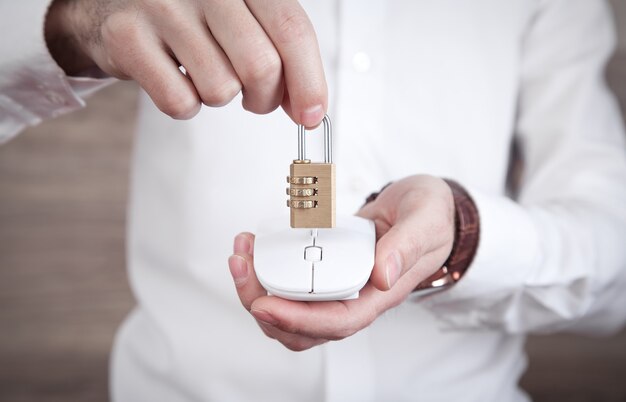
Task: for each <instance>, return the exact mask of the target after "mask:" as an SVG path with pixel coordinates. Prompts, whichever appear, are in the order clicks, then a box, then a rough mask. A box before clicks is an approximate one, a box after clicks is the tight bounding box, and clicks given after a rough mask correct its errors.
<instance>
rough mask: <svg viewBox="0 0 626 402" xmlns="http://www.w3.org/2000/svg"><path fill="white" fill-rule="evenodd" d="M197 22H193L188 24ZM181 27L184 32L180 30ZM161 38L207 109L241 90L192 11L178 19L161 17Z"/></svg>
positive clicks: (202, 22) (216, 105) (222, 103)
mask: <svg viewBox="0 0 626 402" xmlns="http://www.w3.org/2000/svg"><path fill="white" fill-rule="evenodd" d="M190 20H191V21H193V20H198V21H196V23H190V22H191V21H190ZM181 24H184V26H186V29H181ZM160 25H161V26H162V27H163V32H162V33H161V39H162V40H164V41H167V43H168V45H169V46H170V48H171V51H172V53H173V54H174V56H175V57H176V59H177V60H178V62H179V63H180V64H182V65H183V67H185V70H186V72H187V75H188V76H189V77H190V78H191V80H192V82H193V85H194V86H195V88H196V91H197V92H198V95H199V96H200V99H201V100H202V103H204V104H205V105H207V106H213V107H218V106H224V105H226V104H228V103H230V101H231V100H232V99H233V98H234V97H235V96H236V95H237V94H238V93H239V91H241V88H242V87H241V82H240V81H239V77H238V76H237V73H236V72H235V70H234V68H233V66H232V65H231V63H230V60H229V59H228V57H227V56H226V54H225V53H224V51H223V50H222V49H221V48H220V46H219V44H218V43H217V42H216V41H215V39H214V38H213V36H212V35H211V33H210V32H209V28H208V27H207V26H206V23H205V21H204V18H201V19H200V18H199V17H198V16H197V15H196V13H194V11H193V10H189V11H188V12H185V13H183V16H181V17H178V18H173V17H171V16H170V17H169V18H165V19H164V20H163V21H162V23H161V24H160Z"/></svg>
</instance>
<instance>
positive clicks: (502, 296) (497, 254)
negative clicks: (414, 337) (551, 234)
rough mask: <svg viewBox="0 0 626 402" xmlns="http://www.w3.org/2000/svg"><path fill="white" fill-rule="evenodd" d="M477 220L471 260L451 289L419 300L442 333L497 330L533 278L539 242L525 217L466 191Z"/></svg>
mask: <svg viewBox="0 0 626 402" xmlns="http://www.w3.org/2000/svg"><path fill="white" fill-rule="evenodd" d="M468 193H469V194H470V195H471V197H472V199H473V200H474V202H475V204H476V207H477V209H478V213H479V217H480V241H479V244H478V249H477V251H476V256H475V258H474V260H473V262H472V264H471V265H470V266H469V268H468V269H467V271H466V272H465V274H464V275H463V277H462V278H461V279H460V280H459V281H458V282H457V283H456V284H455V285H454V286H452V287H451V288H450V289H447V290H445V291H442V292H439V293H435V294H432V295H430V296H427V297H425V298H423V299H421V300H420V298H419V296H415V297H414V299H415V300H420V302H421V303H424V304H425V305H426V306H427V307H428V308H429V309H430V310H432V311H433V312H434V313H435V316H437V317H438V318H439V320H440V321H441V323H442V327H444V328H446V327H448V328H477V327H483V328H485V327H494V328H495V327H500V326H501V324H502V322H503V321H504V320H503V319H504V318H505V317H504V315H505V314H506V312H507V311H509V310H508V309H507V306H508V302H509V301H511V302H512V301H513V299H514V298H515V296H516V294H519V293H520V292H521V290H522V289H523V287H524V284H525V283H526V282H527V281H528V279H529V278H531V277H532V274H533V267H536V266H538V262H539V259H540V247H539V241H538V239H539V237H538V234H537V230H536V227H535V226H534V224H533V221H532V219H530V217H529V216H528V212H527V211H525V210H524V209H523V208H521V207H520V206H519V205H517V204H516V203H515V202H513V201H512V200H510V199H508V198H506V197H504V196H490V195H486V194H483V193H481V192H480V191H476V190H473V189H471V188H470V189H468Z"/></svg>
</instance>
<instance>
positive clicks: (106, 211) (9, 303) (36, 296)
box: [0, 0, 626, 402]
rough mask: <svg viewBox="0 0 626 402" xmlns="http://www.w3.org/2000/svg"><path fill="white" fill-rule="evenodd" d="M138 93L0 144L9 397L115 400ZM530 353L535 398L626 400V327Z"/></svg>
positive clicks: (625, 33) (618, 63)
mask: <svg viewBox="0 0 626 402" xmlns="http://www.w3.org/2000/svg"><path fill="white" fill-rule="evenodd" d="M612 3H613V6H614V9H615V14H616V18H617V20H618V31H619V36H620V44H619V49H618V52H617V53H616V55H615V57H614V59H613V61H612V62H611V64H610V66H609V68H608V71H607V76H608V79H609V83H610V85H611V87H612V88H613V90H614V91H615V93H616V94H617V95H618V97H619V98H620V101H621V106H622V111H626V2H625V1H624V0H613V1H612ZM137 94H138V88H137V87H136V86H135V85H134V84H132V83H127V82H126V83H124V82H122V83H118V84H115V85H113V86H111V87H109V88H107V89H105V90H103V91H102V92H100V93H98V94H97V95H96V96H94V97H93V98H91V100H90V102H89V106H88V107H87V108H86V109H84V110H81V111H79V112H77V113H74V114H71V115H69V116H64V117H62V118H59V119H57V120H54V121H50V122H47V123H45V124H43V125H41V126H39V127H36V128H34V129H30V130H28V131H26V132H24V133H22V134H21V135H20V136H19V137H17V138H16V139H14V140H13V141H11V142H10V143H8V144H6V145H3V146H0V401H2V402H4V401H7V402H8V401H11V402H35V401H36V402H52V401H55V402H56V401H59V402H60V401H63V402H67V401H81V402H82V401H85V402H92V401H93V402H95V401H107V400H108V391H107V381H108V372H107V371H108V361H109V356H108V355H109V350H110V348H111V344H112V341H113V337H114V334H115V330H116V328H117V327H118V325H119V324H120V322H121V321H122V319H123V318H124V316H125V315H126V314H127V313H128V311H129V310H130V309H131V308H132V306H133V303H134V301H133V297H132V295H131V293H130V289H129V287H128V283H127V279H126V274H125V262H124V253H125V249H124V247H125V245H124V230H125V229H124V225H125V216H124V215H125V208H126V197H127V189H128V170H129V161H130V153H131V146H132V138H133V129H134V122H135V114H136V99H137ZM625 207H626V206H625ZM625 241H626V239H625ZM624 291H626V289H624ZM527 350H528V353H529V355H530V367H529V369H528V372H527V373H526V375H525V376H524V377H523V379H522V386H523V387H524V388H525V389H526V390H527V391H528V392H529V393H530V394H531V395H532V397H533V398H534V399H535V400H536V401H539V402H543V401H594V402H601V401H616V402H617V401H626V331H624V332H622V333H620V334H618V335H616V336H613V337H611V338H600V339H594V338H585V337H580V336H573V335H561V334H557V335H549V336H532V337H530V339H529V341H528V345H527Z"/></svg>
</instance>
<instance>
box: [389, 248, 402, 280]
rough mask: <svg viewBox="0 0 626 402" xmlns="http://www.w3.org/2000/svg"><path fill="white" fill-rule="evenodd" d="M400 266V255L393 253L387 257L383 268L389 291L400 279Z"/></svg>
mask: <svg viewBox="0 0 626 402" xmlns="http://www.w3.org/2000/svg"><path fill="white" fill-rule="evenodd" d="M401 269H402V264H401V262H400V253H398V252H397V251H394V252H393V253H391V254H390V255H389V257H387V263H386V266H385V274H386V279H387V287H389V289H391V287H392V286H393V285H395V284H396V282H398V279H400V272H401Z"/></svg>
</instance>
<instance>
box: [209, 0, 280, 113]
mask: <svg viewBox="0 0 626 402" xmlns="http://www.w3.org/2000/svg"><path fill="white" fill-rule="evenodd" d="M205 15H206V21H207V24H208V26H209V27H210V29H211V32H212V33H213V36H214V37H215V39H216V40H217V42H218V43H219V44H220V46H221V47H222V49H224V52H225V54H226V55H227V56H228V59H229V60H230V62H231V63H232V65H233V68H234V69H235V71H236V72H237V76H238V77H239V79H240V80H241V83H242V85H243V95H244V96H243V107H244V108H245V109H246V110H249V111H251V112H254V113H269V112H271V111H272V110H274V109H276V108H277V107H278V106H279V105H280V103H281V101H282V99H283V80H282V76H283V70H282V64H281V58H280V55H279V53H278V51H277V50H276V48H275V47H274V45H273V43H272V41H271V40H270V38H269V37H268V36H267V34H266V33H265V31H264V29H263V27H262V26H261V25H260V24H259V22H258V21H257V20H256V19H255V16H254V15H253V14H252V13H251V12H250V10H249V9H248V7H247V6H246V4H245V3H244V2H243V1H228V2H224V1H220V2H214V1H211V2H208V4H207V6H206V8H205Z"/></svg>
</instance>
